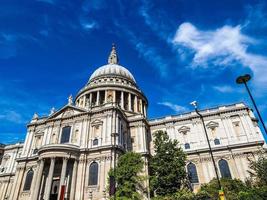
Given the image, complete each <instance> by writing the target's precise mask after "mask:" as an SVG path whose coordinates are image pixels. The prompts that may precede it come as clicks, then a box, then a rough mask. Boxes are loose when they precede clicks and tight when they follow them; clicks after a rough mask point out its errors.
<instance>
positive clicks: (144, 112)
mask: <svg viewBox="0 0 267 200" xmlns="http://www.w3.org/2000/svg"><path fill="white" fill-rule="evenodd" d="M144 115H145V117H146V104H144Z"/></svg>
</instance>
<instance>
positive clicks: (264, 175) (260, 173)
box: [249, 155, 267, 186]
mask: <svg viewBox="0 0 267 200" xmlns="http://www.w3.org/2000/svg"><path fill="white" fill-rule="evenodd" d="M249 173H250V176H251V179H252V181H254V183H255V184H256V185H258V186H267V158H266V157H265V156H264V155H260V156H259V158H258V160H257V161H250V170H249Z"/></svg>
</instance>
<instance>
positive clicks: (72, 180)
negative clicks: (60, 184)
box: [70, 159, 78, 200]
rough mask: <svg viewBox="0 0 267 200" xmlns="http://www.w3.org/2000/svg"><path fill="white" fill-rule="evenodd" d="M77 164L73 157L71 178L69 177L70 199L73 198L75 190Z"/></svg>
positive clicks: (72, 199)
mask: <svg viewBox="0 0 267 200" xmlns="http://www.w3.org/2000/svg"><path fill="white" fill-rule="evenodd" d="M77 166H78V161H77V160H76V159H75V161H74V164H73V169H72V178H71V188H70V200H75V190H76V180H77V179H76V177H77Z"/></svg>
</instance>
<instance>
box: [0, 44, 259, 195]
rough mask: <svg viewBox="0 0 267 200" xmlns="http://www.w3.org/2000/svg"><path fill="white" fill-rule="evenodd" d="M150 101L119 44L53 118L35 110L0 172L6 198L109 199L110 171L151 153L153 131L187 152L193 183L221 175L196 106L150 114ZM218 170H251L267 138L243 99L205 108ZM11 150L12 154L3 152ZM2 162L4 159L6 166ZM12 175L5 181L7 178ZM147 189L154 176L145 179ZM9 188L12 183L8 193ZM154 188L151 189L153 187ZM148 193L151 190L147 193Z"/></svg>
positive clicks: (233, 173) (241, 174)
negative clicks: (122, 159) (123, 158)
mask: <svg viewBox="0 0 267 200" xmlns="http://www.w3.org/2000/svg"><path fill="white" fill-rule="evenodd" d="M147 107H148V100H147V98H146V97H145V95H144V93H143V92H142V91H141V90H140V89H139V87H138V85H137V83H136V81H135V79H134V77H133V75H132V74H131V73H130V72H129V71H128V70H127V69H126V68H124V67H123V66H121V65H119V64H118V57H117V53H116V49H115V47H114V46H113V48H112V51H111V53H110V56H109V58H108V64H107V65H104V66H102V67H100V68H98V69H97V70H96V71H95V72H94V73H93V74H92V75H91V77H90V78H89V81H88V83H86V85H85V86H84V87H83V88H82V89H81V90H80V91H79V92H78V94H77V95H76V98H75V99H72V96H70V97H69V99H68V103H67V104H66V105H65V106H64V107H62V108H61V109H59V110H57V111H55V110H54V109H52V110H51V113H50V115H49V116H46V117H38V115H37V114H35V115H34V116H33V119H32V120H31V122H30V123H29V124H28V125H27V127H28V129H27V136H26V139H25V142H24V144H23V148H22V146H21V152H20V155H19V156H13V157H12V159H11V160H13V164H11V163H10V165H12V166H13V168H12V167H11V168H12V170H13V171H12V172H11V174H10V175H8V174H6V173H5V172H0V193H1V194H4V195H1V196H0V199H10V200H11V199H12V200H13V199H25V200H26V199H32V200H37V199H38V200H41V199H45V200H48V199H60V196H61V195H62V196H63V197H64V198H65V199H71V200H74V199H91V200H96V199H108V198H109V194H108V193H109V191H108V172H109V170H110V168H112V167H113V166H114V164H115V163H114V162H116V160H117V158H118V156H119V155H120V154H122V153H123V152H126V151H134V152H138V153H141V154H142V155H143V159H144V161H145V166H144V169H143V173H144V174H148V161H147V157H148V156H149V155H150V154H152V155H153V153H154V151H153V142H152V141H153V133H154V132H155V131H157V130H164V131H167V133H168V135H169V136H170V138H172V139H177V140H178V141H179V142H180V145H181V147H182V148H183V149H184V150H185V152H186V153H187V154H188V162H187V166H186V169H187V171H188V175H189V179H190V181H191V184H192V187H193V189H196V188H198V187H199V185H200V184H201V183H206V182H208V181H210V180H211V179H212V178H213V177H215V173H214V170H213V167H212V162H211V160H210V155H209V153H208V145H207V142H206V140H205V135H204V132H203V127H202V126H201V121H200V119H199V117H198V116H197V114H196V113H195V112H191V113H186V114H183V115H180V116H167V117H164V118H159V119H153V120H149V119H148V118H147ZM201 112H202V114H203V115H204V120H205V123H206V126H207V128H208V131H209V133H208V134H209V136H210V139H211V143H212V148H213V150H214V156H215V159H216V162H217V164H218V168H219V172H220V176H222V177H229V178H240V179H241V180H244V179H245V178H246V177H247V176H248V173H247V171H246V170H247V169H248V160H247V158H250V159H257V156H258V154H259V152H260V151H263V147H262V146H263V144H264V140H263V137H262V134H261V131H260V129H259V127H258V123H257V120H256V119H255V117H254V115H253V113H252V112H251V110H250V109H249V108H248V107H247V106H245V105H244V104H242V103H238V104H234V105H230V106H222V107H218V108H213V109H208V110H204V111H201ZM5 155H13V154H12V153H10V152H8V151H5V150H4V156H3V158H5ZM1 167H2V165H1ZM4 176H5V177H11V179H12V182H10V183H9V186H8V187H7V185H6V181H5V180H4V178H2V177H4ZM144 185H145V186H146V188H148V182H144ZM6 188H9V190H8V192H6ZM147 191H148V190H147ZM143 197H144V199H149V192H144V193H143Z"/></svg>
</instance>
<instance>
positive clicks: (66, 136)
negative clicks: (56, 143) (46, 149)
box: [60, 126, 71, 143]
mask: <svg viewBox="0 0 267 200" xmlns="http://www.w3.org/2000/svg"><path fill="white" fill-rule="evenodd" d="M70 130H71V127H70V126H65V127H63V128H62V134H61V140H60V143H68V142H69V141H70Z"/></svg>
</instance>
